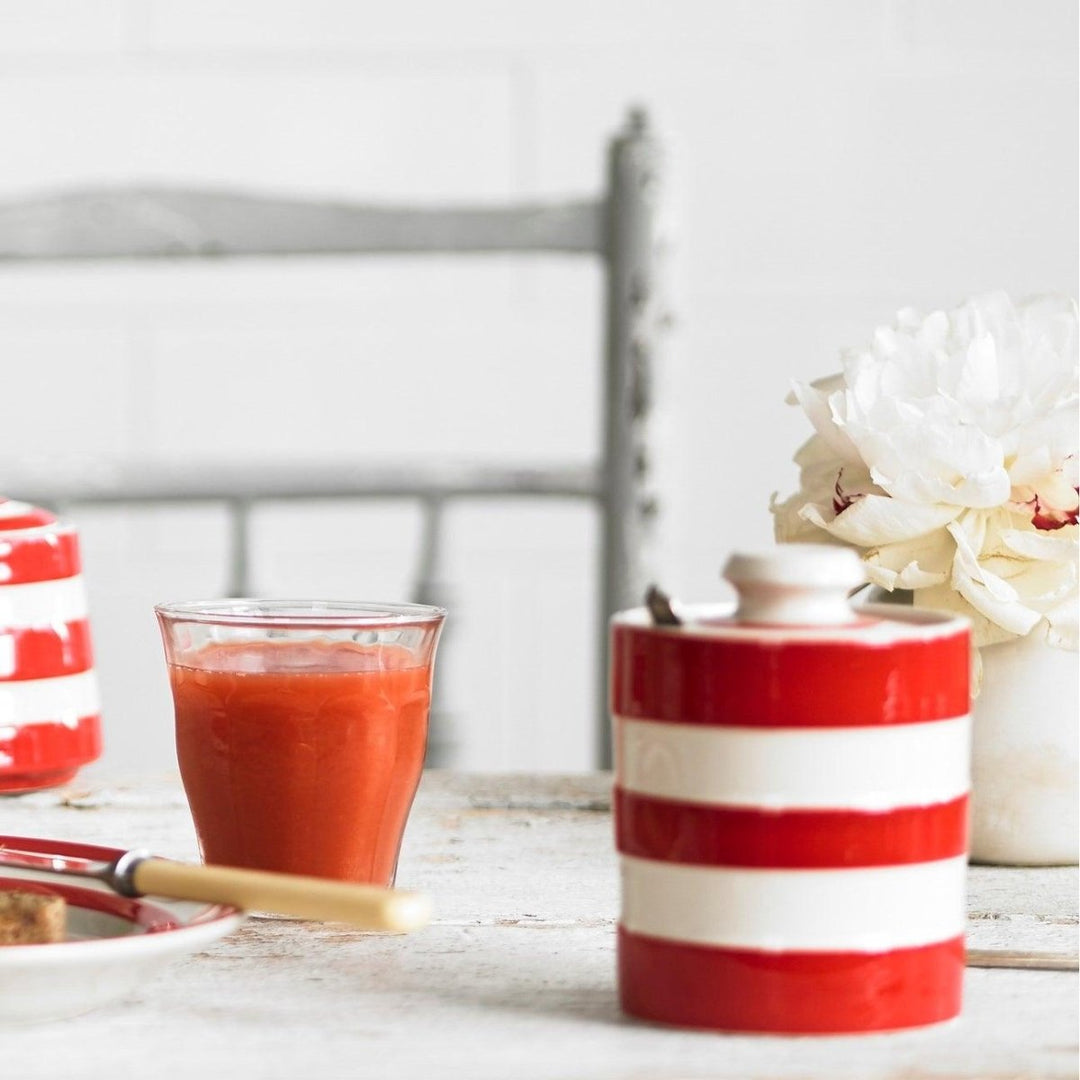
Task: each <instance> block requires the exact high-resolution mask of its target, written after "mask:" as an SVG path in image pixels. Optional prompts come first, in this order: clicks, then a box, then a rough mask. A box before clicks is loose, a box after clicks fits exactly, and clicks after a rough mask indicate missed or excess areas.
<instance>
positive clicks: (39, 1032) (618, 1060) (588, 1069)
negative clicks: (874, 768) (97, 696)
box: [0, 769, 1078, 1080]
mask: <svg viewBox="0 0 1080 1080" xmlns="http://www.w3.org/2000/svg"><path fill="white" fill-rule="evenodd" d="M610 784H611V779H610V776H609V775H606V774H597V775H590V776H576V777H564V776H542V777H541V776H531V775H530V776H525V775H520V776H512V775H501V776H464V775H453V774H440V773H429V774H427V775H426V776H425V778H424V781H423V784H422V787H421V792H420V795H419V797H418V799H417V804H416V807H415V810H414V812H413V817H412V819H411V821H410V825H409V830H408V833H407V835H406V839H405V847H404V850H403V853H402V859H401V864H400V869H399V874H398V884H399V885H400V886H402V887H406V888H415V889H420V890H424V891H426V892H428V893H430V894H431V896H432V897H433V899H434V901H435V921H434V923H433V925H432V926H430V927H429V928H428V929H426V930H424V931H422V932H420V933H418V934H415V935H407V936H380V935H370V934H364V933H361V932H358V931H354V930H350V929H348V928H346V927H342V926H340V925H331V924H321V925H320V924H314V923H305V922H298V921H292V920H274V921H270V920H259V919H249V920H248V921H247V922H246V923H245V924H244V925H243V926H242V927H241V928H240V929H239V930H238V931H236V932H235V933H233V934H232V935H230V936H229V937H227V938H226V939H225V940H223V941H222V942H220V943H218V944H217V945H215V946H214V947H212V948H210V949H208V950H207V951H206V952H204V953H200V954H198V955H196V956H192V957H190V958H188V959H185V960H182V961H179V962H177V963H176V964H174V965H173V966H172V967H170V968H168V969H167V970H166V971H165V972H163V973H162V974H161V975H159V976H158V977H157V978H155V979H154V980H153V981H151V982H149V983H147V984H146V985H145V986H144V987H143V988H142V989H141V990H140V991H139V992H138V994H136V995H135V996H134V997H133V998H131V999H130V1000H129V1001H127V1002H126V1003H124V1004H122V1005H118V1006H114V1007H111V1008H108V1009H104V1010H100V1011H98V1012H96V1013H93V1014H90V1015H88V1016H85V1017H82V1018H80V1019H77V1020H71V1021H66V1022H65V1023H64V1024H63V1026H62V1027H59V1026H56V1025H39V1026H35V1027H9V1028H6V1029H3V1039H4V1057H3V1061H4V1065H3V1067H2V1069H0V1073H2V1075H4V1076H5V1077H7V1076H10V1077H11V1078H12V1080H15V1078H16V1077H17V1078H19V1080H39V1078H50V1080H51V1078H64V1080H82V1078H99V1077H100V1078H109V1080H113V1078H116V1077H126V1076H132V1077H135V1076H138V1077H140V1078H142V1077H146V1076H153V1077H155V1078H160V1080H168V1078H171V1077H177V1078H179V1077H184V1078H185V1080H187V1078H189V1077H191V1076H192V1075H197V1074H200V1073H201V1074H202V1075H205V1076H207V1077H208V1078H211V1077H217V1076H229V1077H234V1078H244V1077H260V1078H262V1077H265V1078H279V1077H280V1078H285V1077H318V1078H319V1080H324V1078H333V1077H367V1076H371V1077H390V1078H397V1077H408V1078H411V1077H458V1076H460V1077H478V1078H486V1077H507V1078H513V1080H529V1078H533V1077H536V1078H548V1077H551V1078H562V1077H582V1078H597V1080H601V1078H602V1080H617V1078H627V1080H630V1078H633V1080H645V1078H653V1077H656V1078H661V1077H670V1078H676V1077H687V1078H697V1077H719V1078H724V1077H731V1078H742V1080H755V1078H782V1077H792V1078H794V1077H798V1078H807V1077H820V1078H826V1080H845V1078H852V1080H856V1078H858V1080H874V1078H889V1080H900V1078H910V1080H915V1078H918V1080H929V1078H934V1080H944V1078H974V1077H979V1078H989V1080H993V1078H1001V1080H1005V1078H1010V1080H1013V1078H1021V1077H1031V1078H1034V1077H1039V1078H1042V1077H1062V1078H1065V1077H1075V1076H1076V1074H1077V1024H1076V1017H1077V1005H1078V976H1077V973H1076V972H1075V971H1045V970H1019V969H1015V968H997V967H993V968H984V967H978V968H971V969H969V971H968V973H967V980H966V990H965V1007H964V1012H963V1015H962V1016H961V1018H960V1019H959V1020H957V1021H955V1022H953V1023H949V1024H945V1025H941V1026H939V1027H934V1028H928V1029H924V1030H919V1031H909V1032H902V1033H896V1034H886V1035H872V1036H858V1037H844V1038H835V1037H833V1038H798V1039H784V1038H774V1037H769V1038H762V1037H746V1036H732V1035H717V1034H712V1033H702V1032H691V1031H680V1030H669V1029H665V1028H659V1027H653V1026H650V1025H646V1024H642V1023H638V1022H635V1021H633V1020H630V1019H629V1018H627V1017H625V1016H624V1015H623V1014H622V1013H621V1012H620V1010H619V1007H618V1002H617V999H616V989H615V970H614V930H615V920H616V917H617V913H618V882H617V874H616V861H615V856H614V852H613V845H612V835H611V832H612V830H611V814H610ZM0 831H3V832H7V833H13V834H21V835H30V836H39V837H50V838H58V839H59V838H62V839H69V840H81V841H84V842H93V843H105V844H110V845H114V846H118V847H146V848H149V849H150V850H151V851H153V852H154V853H155V854H160V855H166V856H170V857H173V858H179V859H194V858H195V857H196V846H195V839H194V834H193V832H192V829H191V825H190V820H189V817H188V813H187V807H186V804H185V802H184V797H183V792H182V790H181V788H180V785H179V782H178V780H177V779H176V777H174V776H153V777H150V776H147V777H127V778H124V777H116V776H107V775H101V774H96V773H95V771H94V770H93V769H91V770H88V771H87V773H86V774H84V777H82V778H80V779H79V780H78V781H77V782H76V783H75V784H74V785H72V786H71V787H69V788H67V789H64V790H59V791H52V792H39V793H35V794H31V795H25V796H20V797H8V798H6V799H3V800H2V801H0ZM968 935H969V936H968V944H969V946H970V948H972V949H977V950H982V951H984V952H987V953H989V954H992V955H994V954H1000V953H1004V952H1013V953H1016V952H1022V953H1027V952H1031V951H1033V950H1035V951H1045V952H1048V953H1057V954H1064V955H1067V956H1075V954H1076V943H1077V873H1076V870H1075V868H1053V869H1005V868H995V867H973V868H972V869H971V871H970V877H969V922H968Z"/></svg>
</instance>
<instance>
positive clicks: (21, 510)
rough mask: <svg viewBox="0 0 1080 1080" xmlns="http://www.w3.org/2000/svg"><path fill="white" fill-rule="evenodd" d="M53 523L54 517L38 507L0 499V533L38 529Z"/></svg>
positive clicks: (54, 521) (13, 500)
mask: <svg viewBox="0 0 1080 1080" xmlns="http://www.w3.org/2000/svg"><path fill="white" fill-rule="evenodd" d="M55 523H56V515H55V514H53V513H50V512H49V511H48V510H43V509H42V508H41V507H40V506H30V505H29V504H27V503H22V502H18V501H17V500H15V499H4V498H0V533H4V532H9V531H13V530H18V529H40V528H41V527H42V526H43V525H53V524H55Z"/></svg>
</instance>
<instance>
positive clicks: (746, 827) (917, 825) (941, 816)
mask: <svg viewBox="0 0 1080 1080" xmlns="http://www.w3.org/2000/svg"><path fill="white" fill-rule="evenodd" d="M613 808H614V812H615V841H616V846H617V848H618V850H619V851H620V852H621V853H622V854H624V855H634V856H637V857H639V858H644V859H656V860H660V861H663V862H675V863H688V864H691V865H697V866H745V867H770V868H774V869H830V868H837V869H838V868H842V867H857V866H891V865H896V864H901V863H922V862H932V861H935V860H937V859H948V858H952V857H954V856H958V855H963V854H964V852H965V851H966V850H967V811H968V800H967V797H966V796H961V797H960V798H957V799H952V800H950V801H949V802H942V803H936V804H933V805H930V806H912V807H900V808H897V809H892V810H884V811H881V812H868V811H856V810H777V811H773V810H759V809H750V808H743V807H726V806H704V805H701V804H698V803H687V802H676V801H673V800H669V799H660V798H655V797H652V796H648V795H636V794H634V793H633V792H628V791H624V790H623V789H622V788H619V787H616V789H615V795H614V803H613Z"/></svg>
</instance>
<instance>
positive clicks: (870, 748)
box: [610, 545, 971, 1034]
mask: <svg viewBox="0 0 1080 1080" xmlns="http://www.w3.org/2000/svg"><path fill="white" fill-rule="evenodd" d="M725 574H726V576H727V577H728V579H729V580H730V581H731V582H732V583H733V585H734V586H735V587H736V590H737V591H738V594H739V602H738V608H737V610H735V611H734V612H732V610H731V608H727V609H724V610H720V609H718V608H715V607H713V608H702V607H699V608H695V607H691V608H688V609H686V610H685V611H683V612H681V619H682V621H681V624H680V625H676V626H658V625H654V624H653V623H652V622H651V621H650V618H649V616H648V613H647V612H646V611H645V610H644V609H642V610H638V611H629V612H625V613H623V614H620V615H617V616H615V618H614V619H613V622H612V641H611V645H612V650H611V657H612V659H611V687H610V690H611V704H612V712H613V723H614V739H615V769H616V772H615V794H614V802H615V830H616V845H617V848H618V852H619V856H620V864H621V877H622V911H621V916H620V922H619V930H618V969H619V992H620V997H621V1001H622V1005H623V1008H624V1009H625V1010H626V1011H627V1012H628V1013H630V1014H632V1015H635V1016H638V1017H642V1018H645V1019H648V1020H652V1021H658V1022H661V1023H668V1024H678V1025H684V1026H690V1027H698V1028H711V1029H714V1030H725V1031H744V1032H778V1033H791V1034H795V1033H827V1032H828V1033H840V1032H860V1031H881V1030H890V1029H898V1028H908V1027H915V1026H920V1025H924V1024H930V1023H935V1022H937V1021H942V1020H947V1019H949V1018H950V1017H954V1016H956V1015H957V1014H958V1012H959V1011H960V999H961V986H962V978H963V969H964V939H963V932H964V921H965V895H964V885H965V868H966V845H967V805H968V787H969V768H970V767H969V752H970V724H971V721H970V715H969V697H968V694H969V687H968V680H969V669H970V641H969V627H968V624H967V622H966V621H965V620H964V619H962V618H954V617H951V616H948V615H939V614H937V613H928V612H925V611H916V610H914V609H911V608H904V607H901V606H898V605H867V606H865V607H860V608H856V609H853V608H852V607H851V606H850V604H849V602H848V599H847V598H848V595H849V593H850V592H851V591H852V590H853V588H854V587H856V586H857V585H858V584H859V583H861V582H862V581H863V568H862V563H861V561H860V560H859V558H858V557H857V555H855V553H854V552H852V551H850V550H848V549H844V548H839V547H826V546H823V545H816V546H815V545H785V546H782V547H779V548H777V549H775V550H774V551H769V552H765V553H762V554H759V555H736V556H733V557H732V559H731V560H730V561H729V563H728V566H727V569H726V571H725Z"/></svg>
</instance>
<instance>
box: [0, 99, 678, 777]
mask: <svg viewBox="0 0 1080 1080" xmlns="http://www.w3.org/2000/svg"><path fill="white" fill-rule="evenodd" d="M658 168H659V149H658V146H657V143H656V140H655V139H654V137H653V135H652V133H651V132H650V130H649V126H648V123H647V119H646V116H645V114H644V113H643V112H642V111H640V110H634V111H632V112H631V113H630V115H629V118H628V120H627V122H626V125H625V127H624V128H623V130H622V131H620V132H619V133H618V134H617V135H616V136H615V137H614V138H613V139H612V140H611V143H610V145H609V148H608V163H607V174H606V177H607V178H606V187H605V189H604V190H603V191H602V192H601V193H600V194H599V195H598V196H597V197H595V198H592V199H587V200H581V201H572V202H560V203H539V204H533V205H524V206H467V207H465V206H463V207H456V208H428V207H424V208H421V207H401V206H393V207H389V206H385V207H379V206H369V205H359V204H353V203H342V202H333V203H331V202H316V201H307V200H299V199H296V200H293V199H279V198H266V197H262V196H260V195H257V194H247V193H225V192H221V191H213V190H190V189H180V188H141V187H140V188H104V189H95V190H74V191H69V192H66V193H63V194H60V195H57V196H51V197H44V198H36V199H30V200H22V201H18V202H9V203H7V204H4V205H0V259H3V260H5V261H17V262H35V263H38V262H44V261H49V260H52V261H57V260H115V259H123V260H140V259H214V260H220V259H226V258H234V257H243V256H282V257H288V256H295V255H305V256H315V255H341V254H349V255H365V256H366V255H371V256H375V255H381V254H386V253H402V252H408V253H439V254H446V253H483V252H489V253H507V252H519V253H530V254H534V255H537V256H543V255H545V254H548V253H562V254H572V255H581V256H585V257H591V258H595V259H597V260H599V263H600V266H601V267H602V270H603V273H604V275H605V278H606V289H605V305H604V306H605V315H604V317H605V333H604V339H605V344H604V355H603V361H602V362H603V364H604V370H605V377H604V384H603V386H604V389H603V398H604V434H603V445H602V446H601V447H600V449H599V454H598V457H597V459H596V460H594V461H591V462H583V463H582V464H581V465H580V466H577V467H565V466H558V467H551V466H545V465H543V464H538V465H537V466H536V467H530V468H506V467H504V466H501V465H498V464H493V465H490V466H482V467H475V468H446V467H440V466H438V465H434V464H432V465H430V466H428V467H423V468H416V467H412V466H410V467H403V468H383V467H378V468H372V467H368V466H366V465H360V464H357V463H341V462H334V463H327V464H323V465H299V464H291V465H290V464H284V465H283V464H280V463H276V462H274V463H266V464H265V465H263V464H260V465H258V466H250V465H238V464H230V463H229V462H221V463H220V465H219V466H218V467H215V468H213V469H207V468H206V467H205V465H200V466H199V467H198V468H191V467H185V465H184V464H183V463H182V462H176V461H170V462H153V461H124V462H110V463H109V467H108V468H107V469H104V470H101V469H87V470H85V471H82V472H80V474H79V475H78V476H70V475H56V474H55V473H49V472H43V471H41V470H40V469H34V468H31V467H28V466H26V467H22V468H20V464H19V462H12V463H5V470H4V477H3V479H4V486H5V491H4V494H6V495H8V496H11V497H15V498H20V499H26V500H29V501H35V502H38V503H40V504H43V505H46V506H52V507H57V508H64V509H65V510H66V509H67V508H68V507H72V506H76V505H79V504H97V505H102V504H109V505H132V504H144V505H145V504H156V503H190V502H206V501H214V502H221V503H223V504H225V505H226V506H227V507H228V508H229V512H230V521H231V530H232V536H231V541H232V542H231V568H230V576H229V592H230V593H231V594H232V595H238V596H243V595H248V594H249V593H250V585H249V577H248V567H249V516H250V512H251V508H252V506H253V505H254V504H256V503H259V502H263V501H269V500H289V499H322V498H325V499H370V498H385V497H389V496H392V497H402V498H409V499H415V500H416V501H418V502H419V504H420V505H421V506H422V507H423V511H424V515H423V521H424V529H423V537H422V543H421V556H420V560H419V566H418V569H417V574H416V585H415V591H414V592H415V599H417V600H418V601H426V602H438V601H439V600H440V596H439V595H438V591H439V582H440V580H441V578H442V574H441V571H440V550H441V547H440V540H441V528H442V513H443V510H444V509H445V508H446V506H447V505H448V504H449V503H450V502H452V501H453V500H455V499H459V498H464V497H471V496H477V495H483V496H512V497H515V498H519V497H522V496H530V497H535V498H537V499H572V500H581V499H585V500H588V501H590V502H592V503H594V504H595V505H596V506H597V508H598V510H599V513H600V531H599V535H600V550H599V552H598V562H599V567H598V570H599V575H600V580H601V587H600V589H599V590H598V595H599V600H598V602H597V607H596V610H595V612H594V613H593V615H594V618H595V621H596V632H597V634H598V636H599V644H600V648H599V650H598V655H599V657H600V658H601V663H602V664H603V665H604V667H603V669H602V670H606V657H607V619H608V616H609V615H610V614H611V613H612V612H613V611H616V610H618V609H620V608H623V607H626V606H631V605H633V604H636V603H639V602H640V600H641V597H642V583H643V569H642V565H641V564H642V558H643V546H644V541H645V536H646V533H647V531H648V529H649V526H650V521H651V519H652V518H654V516H655V510H656V507H655V501H654V499H653V497H652V494H651V492H650V483H649V458H648V448H647V446H646V420H647V416H648V412H649V405H650V402H649V397H650V395H649V385H650V367H651V364H652V359H653V353H654V346H655V338H656V333H657V330H658V327H659V325H660V319H659V318H658V317H657V316H658V312H657V309H656V268H655V262H656V249H657V242H656V235H655V233H656V217H657V213H656V209H657V208H656V204H657V196H658V183H659V175H658ZM597 685H598V686H599V687H601V688H603V687H604V686H605V678H604V676H603V675H602V674H601V677H600V678H599V679H598V680H597ZM599 697H600V698H601V700H599V701H598V702H597V705H596V716H597V721H596V764H597V765H599V766H607V765H609V764H610V761H611V743H610V734H609V724H608V720H607V715H606V701H605V700H604V698H606V694H604V693H601V694H599ZM436 723H437V720H436V719H434V718H433V725H434V724H436Z"/></svg>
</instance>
